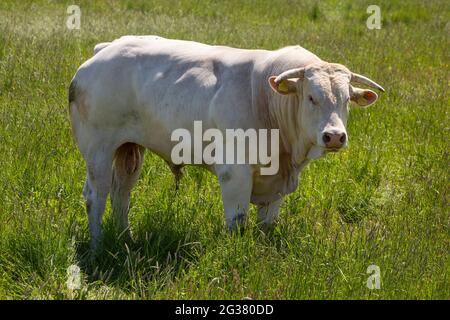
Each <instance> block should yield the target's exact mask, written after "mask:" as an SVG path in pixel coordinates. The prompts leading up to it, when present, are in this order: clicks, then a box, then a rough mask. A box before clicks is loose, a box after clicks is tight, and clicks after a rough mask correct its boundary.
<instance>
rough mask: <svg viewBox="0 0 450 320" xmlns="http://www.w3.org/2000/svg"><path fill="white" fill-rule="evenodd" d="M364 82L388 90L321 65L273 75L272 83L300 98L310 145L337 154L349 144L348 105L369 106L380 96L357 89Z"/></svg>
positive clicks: (340, 68)
mask: <svg viewBox="0 0 450 320" xmlns="http://www.w3.org/2000/svg"><path fill="white" fill-rule="evenodd" d="M351 82H354V83H356V82H357V83H362V84H366V85H368V86H370V87H372V88H376V89H378V90H381V91H384V89H383V88H382V87H381V86H380V85H379V84H377V83H375V82H374V81H372V80H370V79H368V78H366V77H364V76H361V75H359V74H356V73H352V72H350V70H348V69H347V68H346V67H345V66H343V65H340V64H334V63H327V62H318V63H313V64H310V65H308V66H306V67H303V68H297V69H291V70H287V71H285V72H283V73H281V74H280V75H278V76H271V77H270V78H269V84H270V86H271V88H272V89H273V90H275V91H276V92H277V93H279V94H282V95H290V94H291V95H298V97H299V103H300V106H299V108H300V114H299V116H300V126H301V128H302V133H303V134H305V135H306V137H307V139H308V140H309V141H310V143H311V144H312V145H313V146H314V147H316V149H317V148H318V149H320V150H321V151H332V152H336V151H338V150H340V149H341V148H342V147H345V146H346V145H347V142H348V135H347V130H346V125H347V118H348V110H349V109H348V104H349V102H350V101H352V102H354V103H355V104H356V105H359V106H364V107H365V106H369V105H371V104H372V103H374V102H375V101H376V100H377V98H378V95H377V94H376V93H375V92H374V91H372V90H368V89H360V88H356V87H353V86H352V85H351V84H350V83H351Z"/></svg>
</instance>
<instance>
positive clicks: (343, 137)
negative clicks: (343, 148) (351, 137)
mask: <svg viewBox="0 0 450 320" xmlns="http://www.w3.org/2000/svg"><path fill="white" fill-rule="evenodd" d="M346 138H347V137H346V136H345V133H343V134H342V136H341V138H340V139H339V141H340V142H341V143H342V144H344V143H345V140H346Z"/></svg>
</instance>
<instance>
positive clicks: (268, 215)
mask: <svg viewBox="0 0 450 320" xmlns="http://www.w3.org/2000/svg"><path fill="white" fill-rule="evenodd" d="M282 203H283V199H278V200H276V201H274V202H271V203H269V204H267V205H265V206H258V222H259V223H260V224H261V228H262V229H263V230H264V231H268V230H270V229H271V228H273V226H274V225H275V224H276V220H277V218H278V214H279V212H280V206H281V204H282Z"/></svg>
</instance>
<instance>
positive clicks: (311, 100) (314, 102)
mask: <svg viewBox="0 0 450 320" xmlns="http://www.w3.org/2000/svg"><path fill="white" fill-rule="evenodd" d="M308 100H309V101H310V102H311V103H312V104H313V105H315V106H316V105H317V104H316V101H314V99H313V97H312V96H308Z"/></svg>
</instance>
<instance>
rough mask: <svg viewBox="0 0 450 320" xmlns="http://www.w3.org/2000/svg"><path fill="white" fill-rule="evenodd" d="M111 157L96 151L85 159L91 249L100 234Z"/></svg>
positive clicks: (85, 193) (96, 242)
mask: <svg viewBox="0 0 450 320" xmlns="http://www.w3.org/2000/svg"><path fill="white" fill-rule="evenodd" d="M111 166H112V157H111V156H110V155H108V154H106V153H103V152H102V153H97V154H96V155H95V156H93V157H92V158H91V159H89V160H87V179H86V183H85V184H84V188H83V195H84V198H85V200H86V209H87V214H88V219H89V230H90V234H91V249H92V250H94V251H95V250H96V249H97V247H98V243H99V240H100V236H101V222H102V216H103V212H104V211H105V203H106V198H107V197H108V193H109V189H110V186H111V177H112V168H111Z"/></svg>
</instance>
